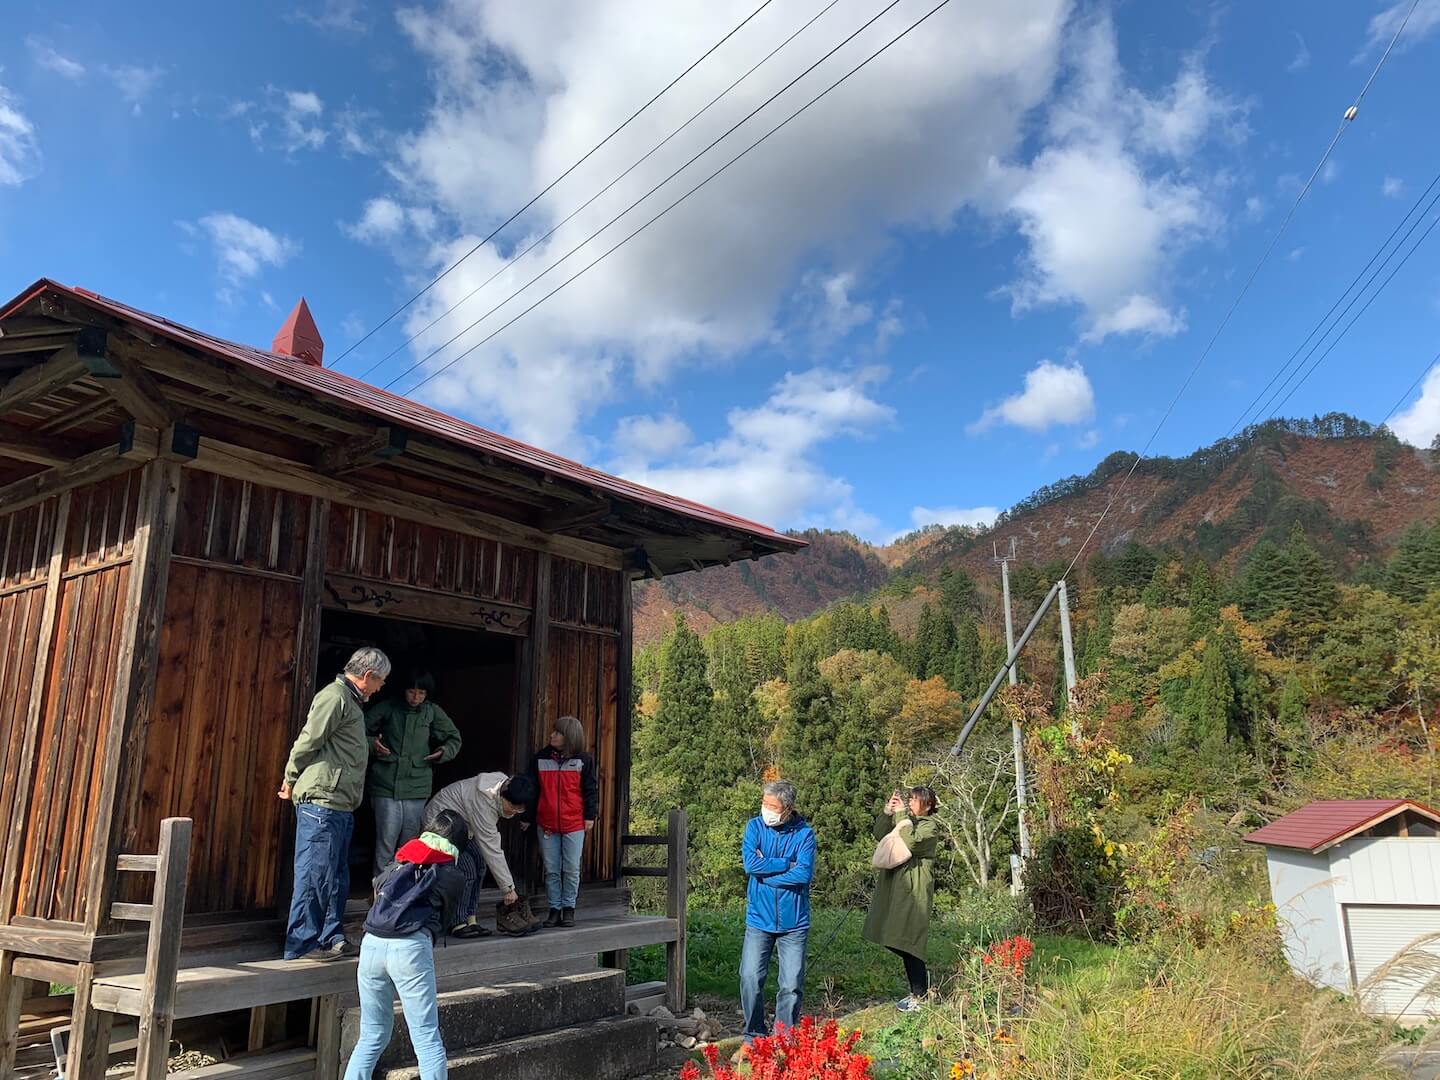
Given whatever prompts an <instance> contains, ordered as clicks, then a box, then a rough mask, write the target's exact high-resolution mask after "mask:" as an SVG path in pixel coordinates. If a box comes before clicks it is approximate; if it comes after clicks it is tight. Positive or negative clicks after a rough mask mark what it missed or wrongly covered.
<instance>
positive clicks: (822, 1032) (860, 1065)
mask: <svg viewBox="0 0 1440 1080" xmlns="http://www.w3.org/2000/svg"><path fill="white" fill-rule="evenodd" d="M859 1041H860V1033H859V1032H858V1031H852V1032H850V1033H849V1034H848V1035H845V1036H843V1037H842V1036H841V1035H840V1027H839V1025H838V1024H836V1023H835V1021H834V1020H827V1021H825V1022H824V1023H823V1024H819V1025H817V1024H816V1023H815V1020H814V1018H813V1017H809V1016H807V1017H805V1018H804V1019H802V1020H801V1021H800V1023H798V1024H797V1025H795V1026H794V1027H793V1028H784V1027H781V1028H778V1029H777V1030H776V1032H775V1034H774V1035H771V1036H769V1037H768V1038H763V1039H756V1040H755V1041H754V1042H753V1043H751V1044H750V1051H749V1055H748V1056H749V1061H750V1072H749V1077H750V1080H872V1078H871V1076H870V1059H869V1058H868V1057H866V1056H865V1055H863V1054H857V1053H855V1046H856V1044H857V1043H859ZM705 1060H706V1063H707V1064H708V1065H709V1067H710V1076H711V1078H712V1080H740V1074H739V1073H738V1072H736V1071H735V1069H734V1068H732V1067H731V1066H730V1065H728V1064H725V1065H722V1064H721V1063H720V1061H719V1052H718V1051H717V1050H716V1048H715V1047H714V1046H707V1047H706V1048H705ZM702 1075H703V1074H702V1073H701V1072H700V1069H699V1067H698V1066H696V1065H695V1063H694V1062H687V1063H686V1064H685V1066H684V1067H683V1068H682V1069H681V1070H680V1080H700V1078H701V1076H702Z"/></svg>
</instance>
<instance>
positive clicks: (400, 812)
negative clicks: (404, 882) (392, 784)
mask: <svg viewBox="0 0 1440 1080" xmlns="http://www.w3.org/2000/svg"><path fill="white" fill-rule="evenodd" d="M370 803H371V805H372V806H373V807H374V808H375V864H374V866H373V867H372V869H371V874H370V876H371V877H372V878H378V877H379V876H380V875H381V874H383V873H384V872H385V871H386V870H388V869H390V864H391V863H393V862H394V861H395V852H396V851H398V850H399V849H400V848H401V847H402V846H403V845H405V844H407V843H409V842H410V841H411V840H414V839H415V838H416V837H417V836H419V835H420V826H421V824H422V823H423V821H424V818H425V800H424V799H387V798H385V797H384V796H383V795H371V796H370Z"/></svg>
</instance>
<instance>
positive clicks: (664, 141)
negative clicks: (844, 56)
mask: <svg viewBox="0 0 1440 1080" xmlns="http://www.w3.org/2000/svg"><path fill="white" fill-rule="evenodd" d="M839 2H840V0H830V2H829V3H828V4H826V5H825V6H824V7H823V8H821V9H820V10H819V11H818V12H816V13H815V14H814V15H813V16H811V17H810V19H809V21H808V22H806V23H805V24H804V25H803V26H801V27H800V28H799V29H798V30H796V31H795V32H794V33H792V34H791V35H790V36H789V37H787V38H785V40H784V41H782V42H780V44H779V45H776V46H775V48H773V49H771V50H770V51H769V52H768V53H766V54H765V55H764V56H763V57H761V58H760V59H759V60H758V61H757V62H756V63H755V64H754V65H753V66H752V67H751V68H750V69H749V70H748V71H746V72H745V74H743V75H741V76H740V77H739V78H738V79H736V80H735V81H734V82H732V83H731V84H730V85H729V86H727V87H726V88H725V89H724V90H721V91H720V93H718V94H716V95H715V96H714V97H713V98H711V99H710V100H709V101H708V102H707V103H706V104H705V105H704V107H703V108H701V109H700V110H699V111H697V112H695V113H692V114H691V116H690V119H688V120H686V121H685V122H684V123H683V124H681V125H680V126H679V127H677V128H676V129H675V130H674V131H672V132H670V134H669V135H666V136H665V138H663V139H661V140H660V141H659V142H658V143H656V144H655V145H654V146H652V147H651V148H650V149H649V150H648V151H646V153H645V155H644V156H643V157H641V158H640V159H639V160H638V161H636V162H634V163H633V164H632V165H631V166H630V167H629V168H628V169H626V170H625V171H624V172H622V173H621V174H620V175H619V176H617V177H615V178H614V179H613V180H611V181H610V182H609V183H608V184H606V185H605V186H604V187H603V188H601V189H600V190H599V191H597V192H596V193H595V194H594V195H592V196H590V198H588V199H586V200H585V201H584V202H583V203H581V204H580V205H579V206H578V207H576V208H575V209H574V210H573V211H571V212H570V214H569V216H567V217H566V218H565V219H564V220H563V221H560V222H558V223H557V224H555V225H554V226H553V227H552V228H551V229H550V231H549V232H547V233H545V235H544V236H540V237H537V238H536V239H535V240H532V241H531V242H530V243H529V245H527V246H526V248H525V250H524V251H521V252H518V253H517V254H515V255H512V256H510V258H508V259H506V260H505V261H504V262H503V263H501V264H500V266H499V267H497V268H496V270H495V272H494V273H492V274H491V275H490V276H489V277H488V278H486V279H485V280H484V281H482V282H481V283H480V284H479V285H476V286H475V288H473V289H471V290H470V291H469V292H468V293H466V294H465V295H464V296H462V297H461V298H460V299H459V300H457V301H455V303H453V304H451V305H450V307H448V308H447V309H445V311H444V312H442V313H441V314H439V315H437V316H435V318H433V319H431V320H430V321H429V322H428V323H426V324H425V326H424V327H422V328H421V329H420V330H417V331H416V332H415V333H414V334H411V335H410V336H409V337H408V338H406V339H405V340H404V341H402V342H401V343H400V344H399V345H397V346H395V348H393V349H391V350H390V351H389V352H388V353H386V354H385V355H384V356H383V357H381V358H380V359H379V360H377V361H375V363H373V364H371V365H370V366H369V367H368V368H366V369H365V371H364V372H363V373H362V374H361V375H360V378H361V379H368V378H369V377H370V373H371V372H373V371H374V370H375V369H376V368H378V367H380V366H382V365H383V364H385V363H386V362H387V361H389V360H390V359H391V358H392V357H393V356H394V355H395V354H396V353H398V352H400V351H402V350H403V349H405V348H406V347H408V346H410V345H412V344H413V343H414V342H415V341H416V340H417V339H419V338H421V337H423V336H424V335H425V334H427V333H429V332H430V331H431V330H432V329H434V327H435V326H436V325H437V324H438V323H440V322H441V321H442V320H444V319H446V318H448V317H449V316H450V315H452V314H453V313H454V312H455V310H456V309H457V308H459V307H460V306H461V305H462V304H464V303H466V302H467V301H469V300H470V298H471V297H473V296H474V295H475V294H476V293H478V292H479V291H480V290H481V289H483V288H485V286H487V285H489V284H490V283H491V282H492V281H494V280H495V279H496V278H498V277H499V276H500V275H501V274H503V273H504V272H505V271H506V270H507V269H508V268H509V267H511V266H513V265H514V264H515V263H517V262H519V261H520V260H521V259H523V258H524V257H525V256H526V255H528V254H530V252H532V251H534V250H535V249H536V248H537V247H539V246H540V245H541V244H543V243H544V242H545V241H546V240H548V239H550V237H552V236H554V235H555V234H556V233H557V232H559V231H560V230H561V229H563V228H564V227H565V226H566V225H568V224H569V223H570V222H571V221H573V220H574V219H575V218H576V217H578V216H579V215H580V214H581V213H583V212H584V211H585V210H586V209H587V208H589V206H590V205H591V204H592V203H594V202H595V200H596V199H598V198H600V197H601V196H602V195H604V194H605V193H606V192H608V191H610V189H611V188H613V187H614V186H615V185H616V184H618V183H620V181H622V180H624V179H625V178H626V177H627V176H629V175H630V174H631V173H632V172H634V171H635V170H636V169H638V168H639V167H640V166H641V165H643V164H645V162H647V161H649V160H650V158H651V157H652V156H653V155H654V154H655V153H657V152H658V151H659V150H660V149H662V148H663V147H664V146H665V145H666V144H667V143H669V142H670V140H671V139H673V138H675V136H677V135H679V134H680V133H681V132H682V131H684V130H685V129H686V128H688V127H689V126H690V125H691V124H693V123H694V122H695V121H696V120H698V119H700V117H701V116H703V115H704V114H705V113H707V112H708V111H709V110H710V108H711V107H712V106H714V105H715V104H716V103H717V102H718V101H719V100H720V99H721V98H723V97H725V96H726V95H727V94H729V93H730V91H732V90H734V89H735V88H736V87H737V86H739V85H740V84H741V83H742V82H744V81H745V80H746V79H748V78H749V77H750V76H751V75H753V74H754V73H755V72H756V71H757V70H759V68H760V67H761V66H762V65H763V64H765V63H766V62H767V61H768V60H769V59H770V58H771V57H773V56H774V55H775V54H776V53H778V52H779V51H780V50H781V49H783V48H785V46H786V45H789V44H790V42H792V41H794V40H795V39H796V38H797V37H799V36H800V35H801V34H803V33H804V32H805V31H806V30H808V29H809V28H810V27H811V26H813V25H814V24H815V23H816V22H818V21H819V20H820V17H821V16H822V15H824V14H825V13H826V12H827V11H829V10H830V9H831V8H833V7H834V6H835V5H836V4H838V3H839Z"/></svg>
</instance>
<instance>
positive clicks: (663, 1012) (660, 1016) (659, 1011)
mask: <svg viewBox="0 0 1440 1080" xmlns="http://www.w3.org/2000/svg"><path fill="white" fill-rule="evenodd" d="M650 1015H651V1016H653V1017H655V1018H656V1019H657V1020H674V1019H675V1014H674V1013H672V1012H671V1011H670V1010H669V1009H667V1008H666V1007H665V1006H664V1005H656V1006H655V1007H654V1008H653V1009H651V1010H650Z"/></svg>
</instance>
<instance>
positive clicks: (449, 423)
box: [0, 278, 807, 551]
mask: <svg viewBox="0 0 1440 1080" xmlns="http://www.w3.org/2000/svg"><path fill="white" fill-rule="evenodd" d="M45 292H53V293H56V294H58V295H60V296H62V297H66V298H68V299H70V300H73V301H75V302H76V303H78V304H81V305H85V306H88V307H91V308H94V309H96V310H97V311H100V312H103V313H106V314H109V315H111V316H112V317H114V318H118V319H123V320H126V321H128V322H133V323H138V324H140V325H141V326H144V327H145V328H147V329H148V330H150V331H152V332H154V333H156V334H159V335H163V336H164V337H166V338H169V339H170V340H171V341H174V342H176V343H178V344H181V345H184V346H188V347H189V348H192V349H198V350H201V351H203V352H205V353H207V354H209V355H210V356H213V357H216V358H217V359H220V360H223V361H226V362H228V363H234V364H239V365H243V366H245V367H250V368H256V369H258V370H260V371H262V372H264V373H265V374H266V375H267V376H270V377H271V378H274V379H277V380H280V381H282V382H286V383H289V384H290V385H291V386H294V387H297V388H299V389H301V390H304V391H307V392H309V393H311V394H315V395H317V396H320V397H325V398H330V399H331V400H333V401H336V402H338V403H340V404H342V405H346V406H349V407H351V408H357V409H360V410H362V411H364V412H367V413H369V414H371V415H372V416H374V417H376V418H378V419H380V420H383V421H385V422H387V423H392V424H399V425H401V426H403V427H408V428H410V429H412V430H416V431H422V432H425V433H428V434H430V435H433V436H436V437H438V438H441V439H444V440H446V441H448V442H451V443H455V444H458V445H460V446H464V447H468V448H470V449H474V450H479V451H482V452H484V453H487V454H492V455H494V456H495V457H497V458H502V459H506V460H509V461H511V462H513V463H515V464H517V465H520V466H525V467H528V468H530V469H533V470H535V471H537V472H540V473H545V474H549V475H551V476H554V477H556V478H560V479H567V480H571V481H574V482H578V483H581V484H586V485H588V486H590V487H592V488H594V489H596V490H597V491H600V492H603V493H605V494H607V495H610V496H614V497H616V498H620V499H626V500H630V501H632V502H636V503H640V504H643V505H646V506H649V507H652V508H654V509H656V510H660V511H664V512H667V513H671V514H677V515H680V516H682V517H686V518H689V519H691V520H693V521H696V522H701V523H705V524H708V525H712V526H718V527H720V528H722V529H727V530H733V531H736V532H740V533H744V534H748V536H749V537H750V538H752V539H753V540H757V541H759V542H760V543H761V545H762V547H763V548H768V549H769V550H771V551H794V550H797V549H799V548H803V547H805V546H807V545H806V543H805V541H803V540H801V539H799V538H798V537H794V536H787V535H785V534H784V533H781V532H777V531H776V530H774V529H772V528H770V527H768V526H765V525H761V524H759V523H757V522H754V521H749V520H747V519H745V518H742V517H738V516H736V515H734V514H727V513H725V512H724V511H723V510H716V509H714V508H712V507H709V506H704V505H702V504H701V503H697V502H692V501H691V500H689V499H684V498H681V497H679V496H677V495H669V494H666V493H665V492H663V491H656V490H655V489H653V488H648V487H645V486H643V485H641V484H636V483H632V482H631V481H629V480H622V479H621V478H619V477H616V476H611V475H609V474H608V473H603V472H601V471H599V470H598V469H592V468H590V467H589V466H586V465H581V464H580V463H578V462H575V461H571V460H569V459H568V458H563V457H561V456H559V455H558V454H552V453H550V452H549V451H546V450H541V449H538V448H537V447H534V446H528V445H526V444H525V443H522V442H519V441H517V440H515V439H511V438H507V437H506V436H504V435H500V434H497V433H495V432H493V431H487V430H486V429H484V428H481V427H476V426H475V425H474V424H470V423H467V422H465V421H464V420H459V419H457V418H455V417H453V416H449V415H447V414H445V413H442V412H440V411H439V410H437V409H431V408H429V407H427V406H425V405H421V404H419V403H418V402H414V401H411V400H409V399H408V398H403V397H399V396H398V395H395V394H391V393H387V392H386V391H384V390H381V389H379V388H378V387H375V386H371V385H370V384H369V383H367V382H362V381H361V380H359V379H356V378H352V377H351V376H349V375H345V374H342V373H341V372H338V371H335V370H333V369H331V368H325V367H319V366H316V365H314V364H309V363H306V362H304V361H303V360H297V359H295V358H293V357H289V356H283V355H279V354H277V353H273V352H267V351H266V350H264V349H257V348H255V347H254V346H251V345H241V344H239V343H237V342H233V341H226V340H224V339H223V338H217V337H214V336H212V335H210V334H207V333H205V332H204V331H201V330H195V329H192V328H191V327H188V326H184V325H182V324H180V323H177V322H173V321H172V320H170V319H166V318H164V317H163V316H159V315H152V314H150V313H149V312H145V311H141V310H139V309H138V308H133V307H131V306H130V305H128V304H124V303H121V302H120V301H118V300H112V299H110V298H109V297H105V296H101V295H99V294H98V293H94V292H91V291H90V290H89V289H82V288H79V287H78V286H69V285H61V284H59V283H57V282H54V281H51V280H50V279H49V278H41V279H40V280H39V281H37V282H35V284H34V285H32V286H30V288H28V289H26V290H25V291H24V292H22V293H21V294H20V295H19V296H17V297H16V298H15V299H13V300H11V301H10V302H9V303H7V304H4V305H3V306H0V318H5V317H6V316H9V315H12V314H14V313H15V312H16V311H18V310H19V309H20V308H22V307H24V306H25V305H26V304H28V303H29V302H30V301H32V300H34V299H35V298H36V297H37V296H39V295H40V294H42V293H45ZM307 314H308V311H307Z"/></svg>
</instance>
